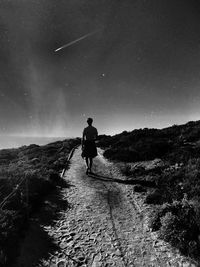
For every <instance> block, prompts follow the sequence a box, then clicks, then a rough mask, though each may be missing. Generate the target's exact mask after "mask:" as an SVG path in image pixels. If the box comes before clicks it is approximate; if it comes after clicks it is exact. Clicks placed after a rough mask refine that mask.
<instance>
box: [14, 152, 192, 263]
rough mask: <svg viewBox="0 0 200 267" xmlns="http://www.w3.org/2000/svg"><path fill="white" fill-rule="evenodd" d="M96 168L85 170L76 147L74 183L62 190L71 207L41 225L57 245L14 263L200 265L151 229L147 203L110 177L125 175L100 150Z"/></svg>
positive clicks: (69, 172) (71, 177)
mask: <svg viewBox="0 0 200 267" xmlns="http://www.w3.org/2000/svg"><path fill="white" fill-rule="evenodd" d="M93 172H94V173H95V174H94V175H89V176H87V175H86V174H85V164H84V161H83V159H82V158H81V150H80V148H78V149H76V150H75V152H74V155H73V158H72V159H71V164H70V168H69V169H68V170H67V171H66V173H65V176H64V177H65V179H66V180H67V181H68V182H69V183H70V184H71V187H70V188H68V189H63V191H62V197H63V198H64V199H67V201H68V202H69V205H70V208H68V209H67V210H63V211H62V212H60V216H59V218H58V219H57V220H56V221H55V224H54V225H44V226H43V228H44V229H45V232H46V233H47V234H48V235H49V236H50V237H51V239H52V240H53V242H54V244H56V247H57V249H56V250H55V251H52V252H51V253H49V254H48V256H46V257H45V258H44V259H40V263H38V264H34V265H26V264H25V263H24V262H25V260H23V256H21V258H20V259H19V261H18V264H17V265H16V266H20V267H21V266H38V267H39V266H50V267H56V266H59V267H61V266H91V267H100V266H102V267H103V266H119V267H123V266H137V267H141V266H155V267H159V266H160V267H165V266H175V267H176V266H177V267H178V266H180V267H181V266H182V267H189V266H192V267H194V266H196V265H195V264H192V263H190V262H189V261H187V259H186V258H184V257H182V256H180V255H179V254H178V252H177V251H175V250H174V251H173V250H172V248H171V247H170V246H169V245H167V244H165V243H164V242H163V241H161V240H158V239H157V237H156V234H154V233H152V232H151V231H150V230H149V228H148V225H147V214H148V211H149V207H148V206H145V205H144V204H143V199H142V196H141V195H139V194H136V193H133V190H132V186H131V185H124V184H119V183H115V182H112V179H113V178H117V179H124V177H122V176H121V174H120V173H119V171H118V170H117V168H116V167H115V166H114V164H112V163H109V162H108V161H106V160H105V159H104V158H103V156H102V155H101V152H100V154H99V156H98V157H97V158H95V161H94V168H93ZM26 242H29V241H28V240H27V241H26ZM28 251H29V252H27V251H26V249H25V248H24V253H25V254H27V253H30V254H31V247H29V249H28ZM27 257H28V256H27V255H26V260H27Z"/></svg>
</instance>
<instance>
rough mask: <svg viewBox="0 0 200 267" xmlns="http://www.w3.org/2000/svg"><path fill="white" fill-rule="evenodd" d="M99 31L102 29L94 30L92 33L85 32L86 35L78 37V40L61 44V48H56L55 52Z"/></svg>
mask: <svg viewBox="0 0 200 267" xmlns="http://www.w3.org/2000/svg"><path fill="white" fill-rule="evenodd" d="M99 31H100V30H97V31H94V32H90V33H88V34H85V35H83V36H82V37H80V38H78V39H76V40H74V41H72V42H70V43H67V44H65V45H63V46H61V47H59V48H57V49H56V50H54V52H58V51H60V50H62V49H64V48H66V47H69V46H71V45H73V44H75V43H77V42H79V41H81V40H83V39H85V38H87V37H89V36H91V35H94V34H95V33H97V32H99Z"/></svg>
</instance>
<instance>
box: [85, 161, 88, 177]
mask: <svg viewBox="0 0 200 267" xmlns="http://www.w3.org/2000/svg"><path fill="white" fill-rule="evenodd" d="M85 162H86V166H87V170H86V174H88V169H89V158H88V157H86V158H85Z"/></svg>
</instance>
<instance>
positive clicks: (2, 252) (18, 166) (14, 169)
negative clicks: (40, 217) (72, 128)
mask: <svg viewBox="0 0 200 267" xmlns="http://www.w3.org/2000/svg"><path fill="white" fill-rule="evenodd" d="M77 144H80V139H68V140H65V141H58V142H54V143H51V144H48V145H45V146H38V145H30V146H23V147H20V148H18V149H4V150H1V151H0V182H1V183H0V203H1V202H2V200H3V199H4V198H5V197H6V196H7V195H8V194H10V192H12V191H13V189H14V188H15V187H16V186H17V185H18V184H19V182H20V181H21V179H22V178H24V177H25V176H26V177H27V183H26V182H24V183H22V186H20V188H19V190H18V191H17V193H16V194H15V195H14V196H13V197H12V198H11V199H9V200H8V201H7V202H6V204H5V205H4V207H3V210H1V211H0V265H1V264H3V265H4V266H7V265H6V264H8V266H9V264H10V263H9V259H10V258H12V257H13V251H16V249H14V248H15V247H16V242H17V240H18V239H19V233H20V231H21V230H22V229H24V227H25V225H27V223H28V222H27V211H28V212H29V214H30V213H32V212H34V211H35V210H37V208H39V207H40V206H41V203H42V201H43V199H44V197H45V196H46V195H47V194H48V193H50V192H51V191H52V190H54V189H55V188H56V186H58V185H60V186H66V184H65V183H64V181H63V180H62V179H61V178H60V175H59V172H60V171H61V170H62V169H63V168H64V167H65V166H66V158H67V156H68V154H69V152H70V150H71V149H72V148H73V147H74V146H76V145H77ZM27 186H28V199H27V190H26V188H27ZM27 200H28V202H27Z"/></svg>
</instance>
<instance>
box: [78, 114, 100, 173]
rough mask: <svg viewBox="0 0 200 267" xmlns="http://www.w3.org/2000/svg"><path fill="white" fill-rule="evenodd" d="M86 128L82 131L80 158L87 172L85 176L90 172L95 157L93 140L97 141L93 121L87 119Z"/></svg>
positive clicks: (95, 149) (95, 151) (95, 150)
mask: <svg viewBox="0 0 200 267" xmlns="http://www.w3.org/2000/svg"><path fill="white" fill-rule="evenodd" d="M87 123H88V126H87V127H86V128H84V130H83V137H82V157H83V158H85V161H86V165H87V170H86V174H88V173H89V172H91V171H92V164H93V158H94V157H96V156H97V148H96V144H95V140H96V139H97V136H98V132H97V129H96V128H95V127H93V126H92V123H93V119H92V118H88V119H87Z"/></svg>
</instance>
